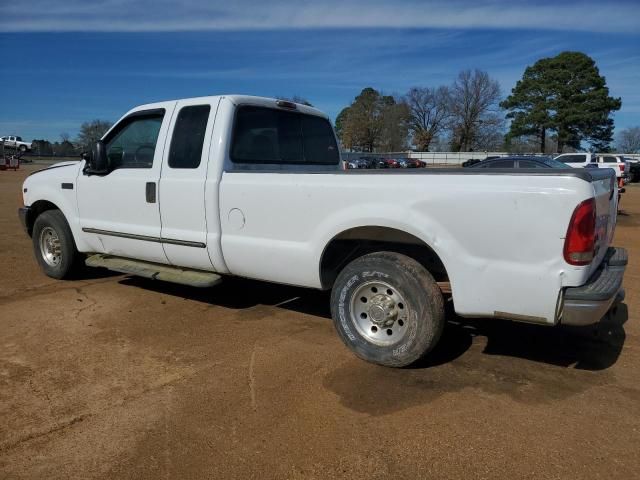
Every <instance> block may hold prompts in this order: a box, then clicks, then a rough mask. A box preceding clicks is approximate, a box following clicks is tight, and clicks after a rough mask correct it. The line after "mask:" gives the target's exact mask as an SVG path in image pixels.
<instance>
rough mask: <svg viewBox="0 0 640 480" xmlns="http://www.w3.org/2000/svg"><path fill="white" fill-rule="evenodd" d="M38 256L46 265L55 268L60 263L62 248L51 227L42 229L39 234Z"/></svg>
mask: <svg viewBox="0 0 640 480" xmlns="http://www.w3.org/2000/svg"><path fill="white" fill-rule="evenodd" d="M38 243H39V244H40V255H41V256H42V259H43V260H44V261H45V263H46V264H47V265H50V266H52V267H57V266H58V265H60V262H61V261H62V248H61V245H60V237H58V233H57V232H56V231H55V230H54V229H53V228H51V227H44V228H43V229H42V231H41V232H40V240H39V242H38Z"/></svg>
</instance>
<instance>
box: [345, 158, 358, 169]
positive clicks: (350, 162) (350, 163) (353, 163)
mask: <svg viewBox="0 0 640 480" xmlns="http://www.w3.org/2000/svg"><path fill="white" fill-rule="evenodd" d="M344 166H345V168H346V169H347V170H352V169H354V168H359V167H358V161H357V160H347V161H346V162H344Z"/></svg>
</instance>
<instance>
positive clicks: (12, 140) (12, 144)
mask: <svg viewBox="0 0 640 480" xmlns="http://www.w3.org/2000/svg"><path fill="white" fill-rule="evenodd" d="M0 142H2V143H3V144H4V146H5V147H8V148H14V149H16V150H20V151H21V152H27V151H30V150H31V145H32V144H31V142H24V141H23V140H22V137H17V136H15V135H5V136H4V137H0Z"/></svg>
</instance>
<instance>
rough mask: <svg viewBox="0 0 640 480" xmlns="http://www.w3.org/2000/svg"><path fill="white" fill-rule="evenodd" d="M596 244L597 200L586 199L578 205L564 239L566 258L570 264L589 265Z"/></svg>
mask: <svg viewBox="0 0 640 480" xmlns="http://www.w3.org/2000/svg"><path fill="white" fill-rule="evenodd" d="M595 245H596V202H595V200H594V199H593V198H590V199H589V200H585V201H584V202H582V203H581V204H580V205H578V206H577V207H576V209H575V210H574V211H573V215H572V216H571V222H569V228H568V229H567V236H566V237H565V239H564V259H565V260H566V262H567V263H568V264H570V265H588V264H590V263H591V261H592V260H593V256H594V253H595V252H594V251H595Z"/></svg>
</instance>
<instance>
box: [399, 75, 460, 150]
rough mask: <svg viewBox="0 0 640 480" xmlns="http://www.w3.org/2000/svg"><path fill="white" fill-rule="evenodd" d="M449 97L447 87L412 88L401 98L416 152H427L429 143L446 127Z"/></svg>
mask: <svg viewBox="0 0 640 480" xmlns="http://www.w3.org/2000/svg"><path fill="white" fill-rule="evenodd" d="M450 97H451V95H450V93H449V88H448V87H437V88H428V87H426V88H425V87H414V88H412V89H410V90H409V92H408V93H407V94H406V95H405V96H404V97H403V99H402V101H403V102H404V103H405V104H406V105H407V108H408V109H409V129H410V131H411V135H412V137H413V145H414V146H415V148H416V150H418V151H421V152H428V151H429V146H430V145H431V142H432V141H433V140H434V138H436V137H437V136H438V134H439V133H440V132H441V131H442V130H443V129H444V128H445V127H446V126H447V121H448V119H449V112H450V109H449V105H450V103H451V100H450Z"/></svg>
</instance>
